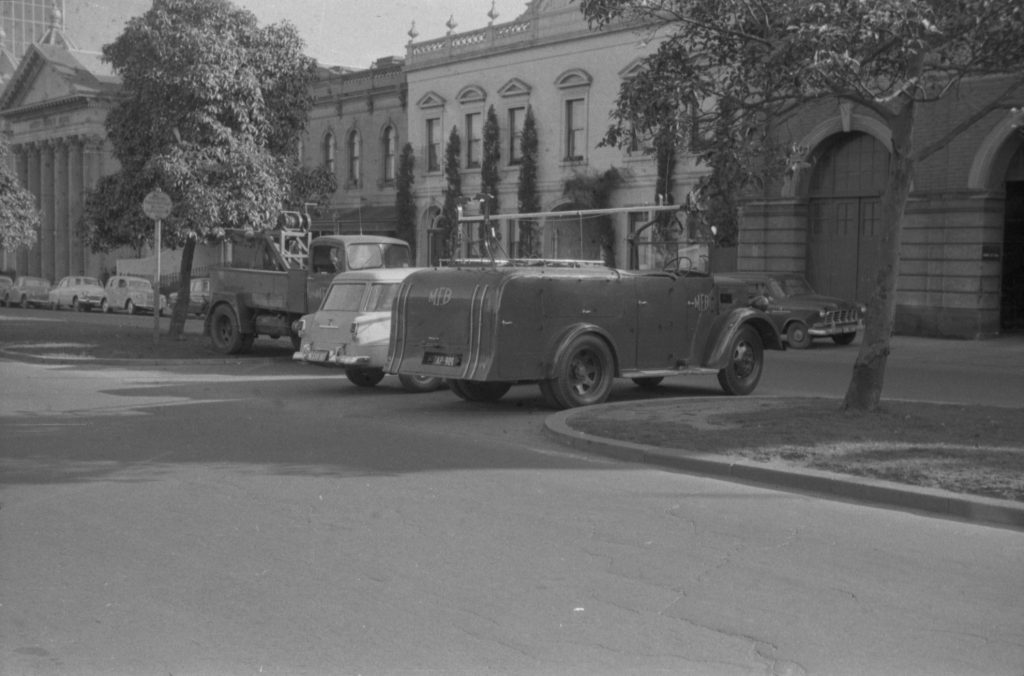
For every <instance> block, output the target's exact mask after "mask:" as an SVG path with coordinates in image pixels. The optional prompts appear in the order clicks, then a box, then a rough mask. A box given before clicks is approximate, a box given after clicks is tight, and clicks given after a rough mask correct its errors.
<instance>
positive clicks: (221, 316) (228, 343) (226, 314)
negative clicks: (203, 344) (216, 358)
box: [210, 305, 251, 354]
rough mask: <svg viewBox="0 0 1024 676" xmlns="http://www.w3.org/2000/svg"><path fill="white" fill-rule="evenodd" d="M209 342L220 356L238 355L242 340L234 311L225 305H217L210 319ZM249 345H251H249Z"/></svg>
mask: <svg viewBox="0 0 1024 676" xmlns="http://www.w3.org/2000/svg"><path fill="white" fill-rule="evenodd" d="M210 340H211V342H213V347H214V349H215V350H217V351H218V352H220V353H221V354H238V353H239V352H241V351H242V348H243V343H244V339H243V336H242V331H241V329H240V328H239V326H238V318H237V317H235V311H234V310H232V309H231V308H230V307H229V306H227V305H218V306H217V309H215V310H214V311H213V315H211V317H210ZM250 344H251V343H250Z"/></svg>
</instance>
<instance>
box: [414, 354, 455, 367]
mask: <svg viewBox="0 0 1024 676" xmlns="http://www.w3.org/2000/svg"><path fill="white" fill-rule="evenodd" d="M423 363H424V364H428V365H430V366H459V365H461V364H462V355H461V354H444V353H442V352H425V353H423Z"/></svg>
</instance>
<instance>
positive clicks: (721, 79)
mask: <svg viewBox="0 0 1024 676" xmlns="http://www.w3.org/2000/svg"><path fill="white" fill-rule="evenodd" d="M580 7H581V10H582V12H583V14H584V16H585V17H586V18H587V19H588V20H589V21H590V22H591V24H592V25H595V26H604V25H607V24H610V23H612V22H617V21H622V20H627V21H637V22H638V25H642V26H646V29H647V30H649V31H650V32H651V33H652V35H651V37H652V38H653V39H655V40H657V42H658V47H657V49H656V51H655V52H654V53H653V54H652V55H650V56H649V57H648V58H646V60H645V63H644V64H643V67H642V68H641V69H640V72H639V73H638V74H637V75H636V77H634V78H632V79H630V80H629V81H626V82H624V83H623V86H622V88H621V90H620V93H619V97H618V99H617V102H616V108H615V110H614V112H613V117H614V124H613V127H612V129H611V130H610V131H609V133H608V135H607V137H606V140H607V141H609V142H617V143H622V142H623V140H624V139H625V138H626V134H628V133H634V132H640V133H645V134H650V135H653V134H655V133H657V131H658V129H659V128H660V127H661V126H662V125H663V124H664V122H665V120H667V119H671V118H673V117H674V118H675V121H676V129H677V131H678V133H679V134H680V135H681V137H684V136H689V135H694V136H696V137H697V139H698V142H697V143H696V144H691V147H693V149H694V150H696V152H697V153H698V156H699V158H700V159H701V160H703V161H704V162H706V163H707V164H709V165H710V166H711V167H713V168H715V169H717V171H718V172H719V174H720V176H719V178H720V179H721V180H722V181H723V183H722V185H725V186H730V183H731V184H732V185H731V186H730V189H731V190H732V191H733V192H734V193H735V191H736V189H737V187H746V188H751V187H753V188H761V187H763V186H765V185H769V184H771V183H772V182H775V183H777V182H778V181H779V180H781V178H782V177H784V176H785V174H786V173H787V172H788V171H790V170H791V169H792V167H793V166H794V163H793V159H794V158H793V157H792V154H793V151H796V152H797V153H799V152H800V149H799V148H795V147H794V145H793V144H794V141H796V140H797V139H794V138H791V137H790V136H789V129H790V126H789V123H790V122H791V121H792V120H793V119H794V116H795V115H797V114H798V113H800V112H801V111H803V110H806V107H807V106H809V105H811V104H815V103H817V102H822V101H833V102H834V101H841V102H845V103H847V104H852V105H854V106H857V107H858V109H859V110H863V111H865V112H866V114H869V115H871V116H873V117H874V118H875V119H877V120H879V121H880V122H881V123H882V124H884V125H885V126H886V127H887V128H888V129H889V131H890V132H891V143H890V147H889V150H890V155H889V166H888V174H887V181H886V188H885V190H884V192H883V194H882V197H881V223H882V228H883V236H882V243H881V260H880V264H879V269H878V271H877V276H876V278H875V291H874V293H873V295H872V297H871V299H870V300H869V303H868V315H867V318H866V328H865V333H864V339H863V341H862V347H861V349H860V352H859V354H858V356H857V359H856V363H855V365H854V371H853V376H852V378H851V381H850V386H849V388H848V390H847V393H846V398H845V401H844V407H845V408H855V409H861V410H871V409H874V408H876V407H877V405H878V403H879V400H880V398H881V390H882V382H883V378H884V371H885V364H886V361H887V358H888V354H889V337H890V336H891V334H892V332H893V329H894V316H895V307H896V294H895V291H896V279H897V275H898V264H899V244H900V236H901V228H902V220H903V213H904V209H905V206H906V202H907V198H908V195H909V193H910V189H911V185H912V183H913V179H914V175H915V168H916V165H917V163H919V162H920V161H921V160H922V159H924V158H926V157H928V156H930V155H931V154H933V153H935V152H937V151H938V150H940V149H941V148H943V147H945V146H946V145H947V144H948V143H949V142H950V141H951V140H952V139H954V138H956V136H957V135H959V134H960V133H962V132H963V131H964V130H966V129H968V128H969V127H970V126H971V125H973V124H975V123H977V122H979V121H980V120H982V119H984V118H985V117H986V116H988V115H990V114H992V113H993V112H995V111H998V110H999V109H1001V108H1009V107H1010V106H1011V105H1013V103H1014V101H1017V102H1018V103H1017V105H1020V104H1019V101H1020V97H1021V96H1022V95H1024V40H1021V38H1020V36H1021V35H1024V4H1022V3H1021V2H1020V0H580ZM996 74H998V75H1000V76H1001V78H1000V79H999V80H998V84H999V87H1000V88H999V89H998V90H997V91H995V93H994V94H993V95H992V96H990V97H989V98H987V99H984V100H981V99H979V100H973V101H971V102H970V105H969V106H966V108H968V109H969V112H968V113H967V114H966V115H965V116H964V117H963V118H961V119H956V120H951V121H950V123H949V124H948V126H946V127H945V130H944V132H943V133H942V134H940V135H938V136H935V137H929V138H927V142H925V143H922V144H921V145H920V146H917V145H915V142H916V141H918V140H920V139H919V135H915V123H916V120H917V116H918V113H919V110H920V108H921V107H922V106H923V105H927V104H930V103H934V102H936V101H939V100H941V99H943V98H946V97H951V96H955V95H957V92H958V90H959V88H960V85H961V84H963V83H965V82H967V81H969V80H970V79H972V78H977V77H983V76H991V75H996Z"/></svg>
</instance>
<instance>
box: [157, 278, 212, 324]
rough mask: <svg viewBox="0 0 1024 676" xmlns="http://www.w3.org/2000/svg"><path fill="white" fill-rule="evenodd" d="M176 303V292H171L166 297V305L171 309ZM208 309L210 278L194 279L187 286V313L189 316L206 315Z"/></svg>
mask: <svg viewBox="0 0 1024 676" xmlns="http://www.w3.org/2000/svg"><path fill="white" fill-rule="evenodd" d="M177 303H178V292H177V291H173V292H171V294H170V295H169V296H168V297H167V305H168V306H169V307H170V308H171V309H172V311H173V308H174V306H175V305H177ZM209 308H210V278H209V277H196V278H195V279H193V280H191V282H189V285H188V313H189V314H190V315H199V316H200V317H202V316H204V315H205V314H206V311H207V310H208V309H209Z"/></svg>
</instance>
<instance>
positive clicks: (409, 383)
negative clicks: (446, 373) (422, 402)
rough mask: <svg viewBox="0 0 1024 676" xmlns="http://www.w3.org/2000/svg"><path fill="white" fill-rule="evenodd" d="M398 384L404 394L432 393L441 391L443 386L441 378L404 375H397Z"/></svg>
mask: <svg viewBox="0 0 1024 676" xmlns="http://www.w3.org/2000/svg"><path fill="white" fill-rule="evenodd" d="M398 382H400V383H402V389H404V390H405V391H406V392H433V391H435V390H439V389H441V385H443V384H444V380H443V379H442V378H432V377H430V376H408V375H405V374H399V376H398Z"/></svg>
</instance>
